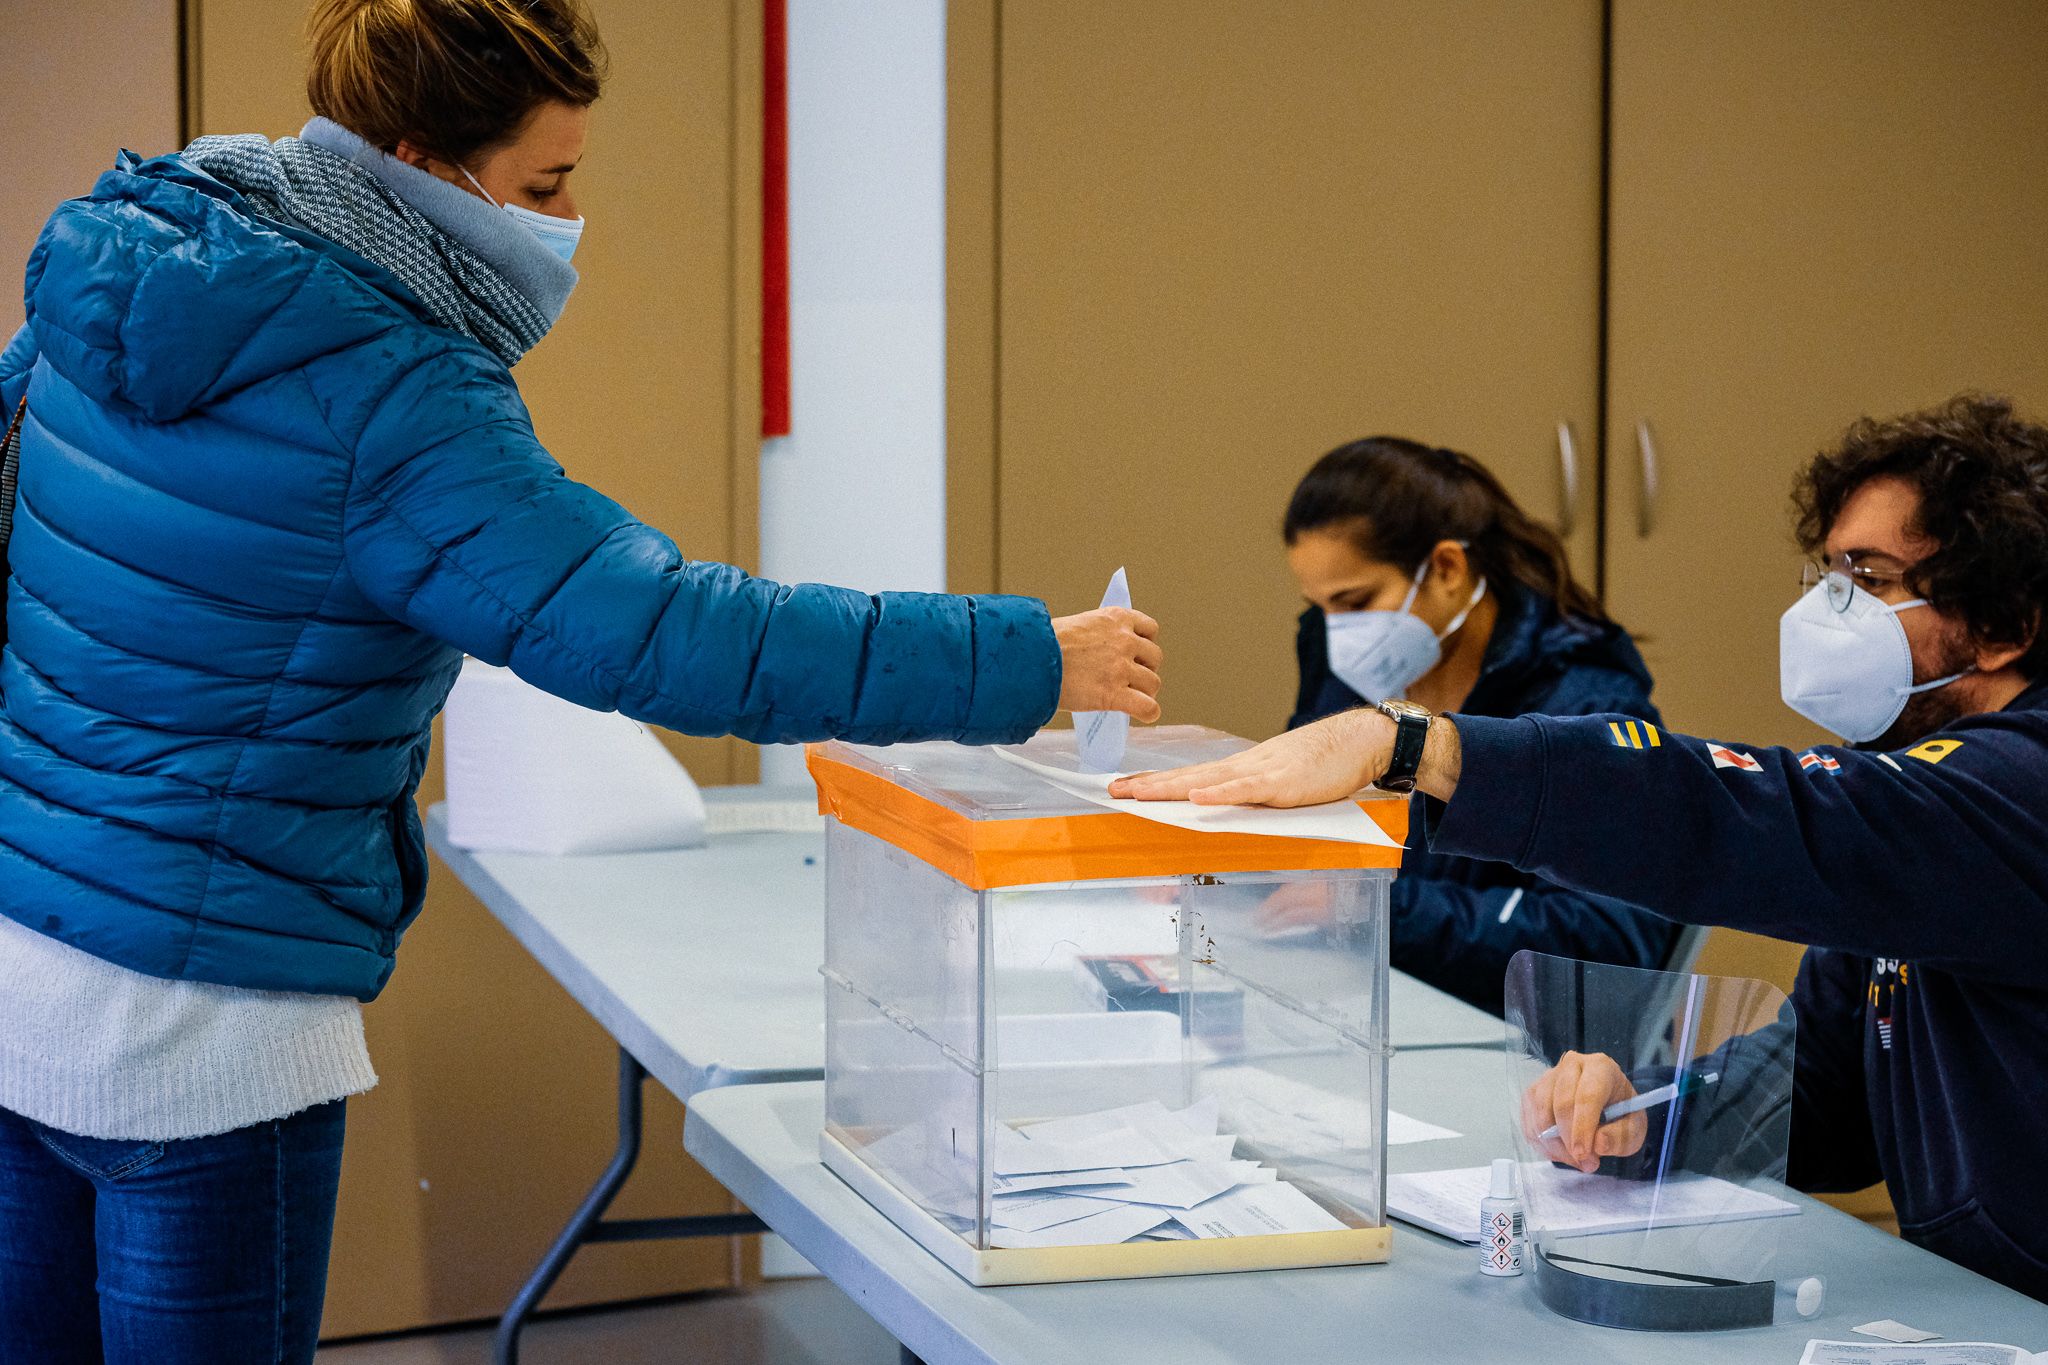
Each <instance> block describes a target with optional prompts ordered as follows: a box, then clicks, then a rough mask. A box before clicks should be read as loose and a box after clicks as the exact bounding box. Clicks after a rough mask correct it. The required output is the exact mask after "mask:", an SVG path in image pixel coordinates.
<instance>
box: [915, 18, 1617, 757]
mask: <svg viewBox="0 0 2048 1365" xmlns="http://www.w3.org/2000/svg"><path fill="white" fill-rule="evenodd" d="M949 45H950V48H951V54H950V55H951V63H952V66H951V71H950V80H951V83H952V87H953V91H952V100H951V106H952V107H951V108H950V109H949V121H948V136H949V140H950V141H951V143H952V146H951V148H950V150H949V158H950V160H949V206H948V207H949V223H948V244H949V245H948V256H949V263H948V271H949V277H950V278H949V290H950V292H949V309H950V311H951V313H952V318H951V322H950V324H949V408H950V409H951V411H950V413H949V428H948V431H949V450H950V467H949V475H948V477H949V479H950V480H951V485H952V487H951V500H952V515H951V517H950V525H949V532H948V533H949V536H950V537H951V541H952V544H951V546H950V551H949V559H950V564H951V567H952V573H953V585H954V586H955V587H956V588H978V587H989V586H997V587H1000V588H1001V589H1002V590H1004V591H1011V592H1021V593H1028V594H1031V595H1034V596H1040V597H1045V598H1047V599H1048V600H1049V601H1050V602H1051V603H1052V605H1053V607H1054V609H1055V611H1056V612H1064V611H1073V610H1076V609H1081V608H1086V607H1092V606H1094V605H1095V603H1096V601H1097V600H1098V599H1099V598H1100V596H1101V594H1102V590H1103V585H1104V583H1105V582H1106V581H1107V580H1108V578H1109V576H1110V574H1111V572H1112V571H1113V570H1115V569H1116V568H1117V567H1118V565H1120V564H1123V565H1128V566H1129V569H1130V582H1131V590H1132V593H1133V595H1134V597H1135V599H1136V601H1137V603H1138V605H1139V606H1140V607H1142V608H1144V609H1146V610H1148V611H1150V612H1152V613H1154V614H1155V615H1157V616H1159V617H1160V618H1161V620H1162V622H1163V623H1164V626H1165V631H1166V646H1167V650H1168V653H1169V655H1170V656H1171V661H1170V672H1169V674H1168V679H1167V691H1166V695H1165V698H1164V700H1165V702H1166V706H1167V715H1168V719H1169V720H1173V721H1184V722H1200V723H1206V724H1211V725H1217V726H1221V727H1223V728H1226V729H1230V730H1235V731H1238V732H1240V733H1244V734H1251V735H1263V734H1268V733H1271V732H1272V731H1274V730H1276V729H1277V728H1279V727H1280V726H1281V725H1282V724H1284V723H1285V721H1286V718H1287V715H1288V713H1289V710H1290V703H1291V702H1292V700H1293V697H1294V689H1295V665H1294V654H1293V635H1294V621H1295V617H1296V615H1297V613H1298V612H1299V610H1300V606H1301V604H1300V601H1299V599H1298V597H1297V595H1296V593H1295V590H1294V587H1293V584H1292V581H1291V579H1290V578H1289V576H1288V574H1287V571H1286V568H1285V564H1284V562H1283V560H1282V554H1281V550H1282V547H1281V543H1280V536H1279V527H1280V520H1281V515H1282V513H1283V511H1284V510H1285V506H1286V502H1287V497H1288V494H1289V493H1290V491H1291V490H1292V488H1293V486H1294V484H1295V482H1296V481H1297V480H1298V479H1299V478H1300V476H1301V475H1302V474H1303V473H1304V472H1305V471H1306V470H1307V468H1308V466H1309V465H1310V464H1311V463H1312V462H1313V461H1314V460H1315V458H1316V457H1317V456H1319V455H1321V454H1322V453H1323V452H1324V451H1326V450H1328V449H1330V448H1331V447H1333V446H1336V445H1338V444H1340V443H1342V442H1344V441H1347V440H1351V439H1354V438H1357V437H1360V436H1366V435H1372V434H1379V433H1396V434H1401V435H1408V436H1413V437H1416V438H1419V439H1423V440H1428V441H1432V442H1436V443H1439V444H1445V445H1455V446H1458V447H1461V448H1463V449H1465V450H1467V451H1470V452H1471V453H1472V454H1474V455H1476V456H1478V457H1479V458H1480V459H1482V460H1484V461H1486V462H1487V463H1488V464H1490V465H1492V466H1493V467H1494V468H1495V469H1497V470H1499V471H1500V473H1501V474H1502V475H1503V476H1504V478H1505V479H1506V481H1507V483H1508V484H1509V486H1510V487H1511V488H1512V489H1513V490H1514V492H1515V493H1516V495H1517V496H1518V497H1520V498H1521V499H1523V500H1524V501H1525V502H1526V503H1527V505H1528V506H1529V508H1530V509H1531V510H1532V511H1533V512H1534V513H1536V514H1537V515H1539V516H1542V517H1546V518H1549V519H1551V520H1553V521H1555V520H1558V519H1559V518H1560V517H1562V516H1563V515H1564V511H1565V509H1564V508H1563V506H1562V505H1561V501H1562V494H1563V482H1564V481H1563V478H1562V476H1561V469H1560V458H1559V450H1558V427H1559V424H1560V423H1566V424H1569V426H1570V428H1571V431H1572V433H1573V435H1574V438H1575V443H1576V445H1577V447H1578V466H1579V468H1578V471H1577V472H1578V478H1579V480H1580V500H1579V502H1578V504H1577V505H1576V506H1575V507H1573V508H1572V509H1571V514H1572V517H1573V519H1574V520H1575V523H1576V527H1577V529H1576V531H1575V533H1574V535H1573V537H1572V539H1573V546H1574V549H1575V552H1576V554H1577V557H1578V562H1579V564H1580V566H1581V568H1582V570H1583V571H1585V572H1586V574H1587V576H1588V578H1590V577H1591V569H1592V564H1593V558H1592V556H1593V553H1594V548H1595V534H1594V527H1593V524H1592V523H1593V520H1594V512H1595V502H1594V498H1593V482H1594V473H1593V469H1592V460H1593V456H1592V446H1593V441H1592V421H1593V416H1594V411H1595V408H1594V404H1595V396H1596V376H1597V357H1596V351H1597V334H1598V286H1597V276H1598V258H1599V249H1598V231H1599V176H1598V166H1599V151H1600V126H1599V108H1600V101H1599V96H1600V6H1599V5H1598V4H1596V3H1592V2H1591V0H1587V2H1586V3H1546V4H1542V5H1525V4H1518V3H1513V2H1512V0H1459V2H1458V3H1432V4H1429V5H1415V4H1410V3H1405V2H1404V0H1370V2H1369V3H1368V2H1366V0H1347V3H1344V4H1328V3H1319V2H1318V3H1309V2H1308V0H1259V2H1257V3H1254V0H1200V2H1199V3H1189V2H1188V0H1131V2H1130V3H1121V2H1120V3H1117V4H1113V5H1105V4H1101V3H1098V2H1097V0H1030V3H1021V4H1007V5H996V4H993V3H990V0H981V2H980V3H968V2H966V0H963V2H962V3H956V4H955V5H953V6H952V8H951V10H950V11H949Z"/></svg>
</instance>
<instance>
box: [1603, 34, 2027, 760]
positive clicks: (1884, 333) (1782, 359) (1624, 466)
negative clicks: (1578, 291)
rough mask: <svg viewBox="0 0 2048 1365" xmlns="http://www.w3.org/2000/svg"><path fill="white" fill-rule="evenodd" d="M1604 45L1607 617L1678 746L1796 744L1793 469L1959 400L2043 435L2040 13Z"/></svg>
mask: <svg viewBox="0 0 2048 1365" xmlns="http://www.w3.org/2000/svg"><path fill="white" fill-rule="evenodd" d="M1613 26H1614V27H1613V142H1612V182H1611V185H1612V188H1611V201H1610V202H1611V214H1612V218H1611V223H1612V229H1611V239H1610V240H1611V246H1610V250H1611V257H1610V268H1611V276H1610V289H1609V307H1610V310H1611V311H1610V346H1609V356H1610V360H1609V365H1608V381H1609V389H1608V409H1607V410H1608V430H1607V438H1608V482H1607V489H1606V496H1607V544H1606V568H1607V596H1608V602H1609V605H1610V606H1611V607H1612V609H1613V610H1614V612H1615V613H1616V615H1617V616H1618V617H1619V618H1620V619H1621V620H1622V621H1624V622H1626V623H1627V624H1628V625H1629V626H1630V627H1631V628H1633V629H1635V630H1638V631H1642V632H1644V633H1646V635H1647V636H1648V639H1647V642H1646V643H1645V645H1644V653H1645V654H1646V655H1647V656H1648V658H1649V661H1650V665H1651V668H1652V669H1653V671H1654V672H1655V673H1656V677H1657V699H1658V701H1659V702H1660V703H1661V705H1662V706H1663V708H1664V713H1665V716H1666V718H1667V719H1668V720H1669V722H1670V725H1671V727H1672V728H1673V729H1676V730H1680V731H1685V732H1691V733H1696V734H1707V735H1712V736H1715V737H1718V738H1723V739H1740V740H1749V741H1752V742H1755V743H1784V744H1804V743H1808V742H1812V741H1815V740H1819V739H1821V738H1823V735H1822V733H1821V731H1820V730H1819V729H1818V728H1817V727H1815V726H1813V725H1810V724H1808V723H1807V722H1805V721H1803V720H1801V719H1800V718H1799V717H1798V716H1796V715H1794V714H1793V713H1792V712H1791V711H1790V710H1788V709H1786V707H1785V706H1784V705H1783V704H1782V703H1781V702H1780V701H1779V699H1778V664H1777V657H1778V654H1777V649H1778V616H1779V614H1780V613H1781V612H1782V611H1783V610H1784V609H1785V608H1786V607H1787V606H1788V605H1790V604H1791V602H1792V600H1793V598H1794V597H1795V596H1796V595H1797V593H1798V565H1799V557H1798V553H1797V550H1796V548H1795V546H1794V544H1793V542H1792V538H1791V533H1790V525H1791V517H1790V514H1789V510H1788V508H1789V502H1788V495H1789V492H1790V489H1791V484H1792V477H1793V473H1794V471H1795V470H1796V469H1797V468H1799V466H1800V465H1802V464H1803V463H1804V462H1805V460H1806V459H1807V458H1808V457H1810V456H1811V455H1812V454H1813V453H1814V452H1815V451H1816V450H1818V449H1819V448H1821V447H1822V446H1823V445H1825V444H1827V443H1828V442H1830V441H1831V440H1832V439H1833V438H1835V437H1836V436H1837V435H1839V434H1840V432H1841V430H1842V429H1843V428H1844V427H1845V426H1847V425H1848V423H1849V422H1850V421H1851V420H1853V419H1854V418H1856V417H1857V416H1859V415H1861V414H1865V413H1870V414H1884V413H1891V412H1897V411H1902V410H1905V409H1909V408H1913V407H1917V406H1921V405H1924V404H1927V403H1931V402H1934V401H1937V400H1939V399H1941V398H1944V397H1946V396H1948V395H1950V394H1952V393H1955V392H1956V391H1958V390H1961V389H1966V388H1975V389H1984V390H1991V391H1995V392H2002V393H2007V394H2011V395H2014V396H2015V397H2017V398H2018V399H2019V400H2020V401H2021V403H2022V404H2023V405H2026V406H2030V407H2031V409H2032V410H2033V411H2034V412H2035V413H2037V414H2041V413H2048V342H2044V338H2048V252H2044V250H2043V235H2042V228H2043V224H2044V223H2048V93H2044V87H2043V85H2042V82H2041V71H2042V69H2043V64H2044V62H2048V6H2042V5H2038V4H2032V3H2027V2H2026V0H2007V2H2004V3H1993V2H1990V0H1979V2H1978V3H1968V4H1963V3H1952V4H1942V5H1927V4H1920V3H1916V2H1915V0H1878V2H1876V3H1873V2H1872V0H1822V2H1811V0H1810V2H1809V3H1804V4H1798V5H1786V4H1782V3H1778V2H1777V0H1737V2H1731V3H1723V4H1716V5H1674V4H1667V3H1662V0H1616V3H1615V5H1614V15H1613ZM1642 430H1647V432H1648V434H1649V445H1650V447H1651V449H1652V450H1653V451H1654V457H1652V456H1648V455H1645V454H1644V453H1643V449H1642V443H1641V441H1640V440H1639V433H1640V431H1642ZM1652 463H1654V468H1653V470H1651V471H1650V472H1648V473H1646V470H1647V469H1649V467H1650V466H1651V465H1652ZM1652 488H1653V489H1654V493H1652V492H1651V491H1649V490H1650V489H1652Z"/></svg>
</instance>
